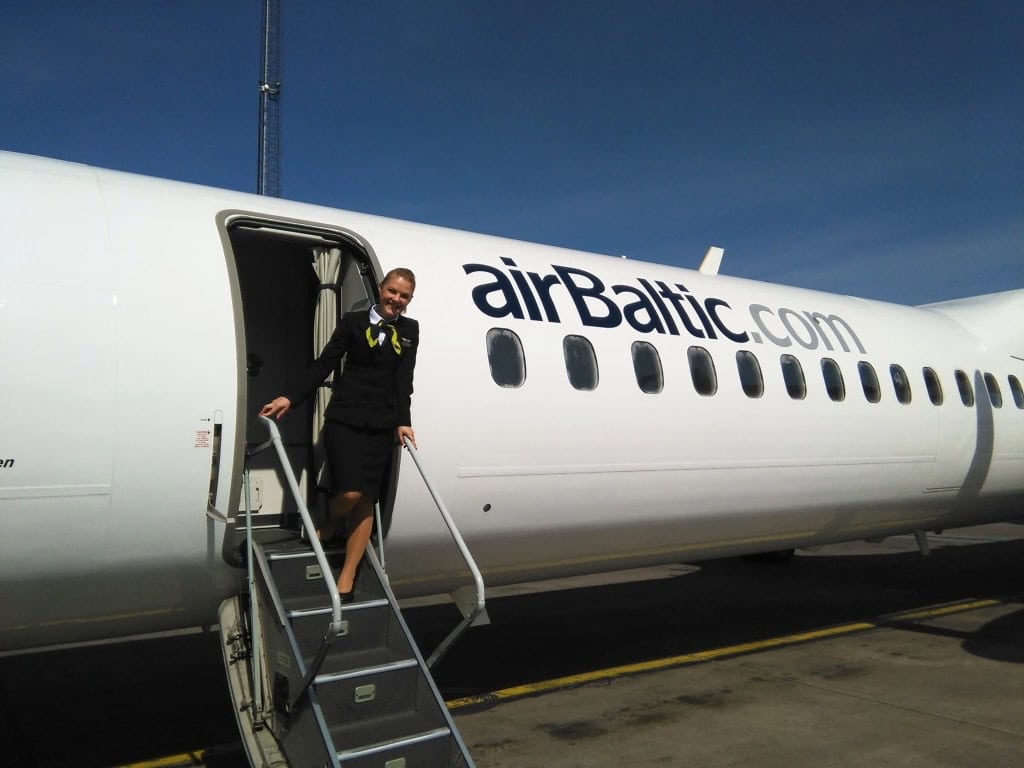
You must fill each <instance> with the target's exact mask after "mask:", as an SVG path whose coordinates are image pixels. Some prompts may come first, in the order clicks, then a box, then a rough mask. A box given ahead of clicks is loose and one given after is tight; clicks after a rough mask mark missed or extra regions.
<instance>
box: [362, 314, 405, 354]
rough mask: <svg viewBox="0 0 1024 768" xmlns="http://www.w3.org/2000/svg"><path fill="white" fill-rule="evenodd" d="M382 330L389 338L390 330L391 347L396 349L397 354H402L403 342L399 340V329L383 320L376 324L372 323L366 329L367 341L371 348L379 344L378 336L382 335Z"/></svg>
mask: <svg viewBox="0 0 1024 768" xmlns="http://www.w3.org/2000/svg"><path fill="white" fill-rule="evenodd" d="M381 331H383V332H384V336H385V338H387V336H388V333H389V332H390V335H391V348H392V349H394V350H395V354H396V355H400V354H402V342H401V341H399V340H398V329H397V328H395V326H393V325H390V324H388V323H386V322H384V321H383V320H381V321H380V322H379V323H376V324H372V323H371V324H370V325H369V326H368V327H367V329H366V341H367V343H368V344H369V345H370V349H373V348H374V347H376V346H377V344H378V342H377V338H378V337H379V336H380V334H381Z"/></svg>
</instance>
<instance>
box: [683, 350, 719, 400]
mask: <svg viewBox="0 0 1024 768" xmlns="http://www.w3.org/2000/svg"><path fill="white" fill-rule="evenodd" d="M686 357H687V359H688V360H689V361H690V378H691V379H693V388H694V389H695V390H697V394H698V395H713V394H715V392H717V391H718V374H716V373H715V361H714V360H712V359H711V353H710V352H708V351H707V350H706V349H704V347H690V348H689V349H688V350H687V351H686Z"/></svg>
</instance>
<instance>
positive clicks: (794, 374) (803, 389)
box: [779, 355, 807, 400]
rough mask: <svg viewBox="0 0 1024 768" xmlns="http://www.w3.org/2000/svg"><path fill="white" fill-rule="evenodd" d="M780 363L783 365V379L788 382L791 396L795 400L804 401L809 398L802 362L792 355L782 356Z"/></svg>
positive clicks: (787, 389) (787, 387) (787, 386)
mask: <svg viewBox="0 0 1024 768" xmlns="http://www.w3.org/2000/svg"><path fill="white" fill-rule="evenodd" d="M779 363H780V364H781V365H782V378H783V380H784V381H785V382H786V391H787V392H788V393H789V396H790V397H791V398H793V399H794V400H803V399H804V398H805V397H807V381H806V379H804V369H803V366H802V365H800V361H799V360H797V359H796V358H795V357H793V356H792V355H782V356H781V357H780V358H779Z"/></svg>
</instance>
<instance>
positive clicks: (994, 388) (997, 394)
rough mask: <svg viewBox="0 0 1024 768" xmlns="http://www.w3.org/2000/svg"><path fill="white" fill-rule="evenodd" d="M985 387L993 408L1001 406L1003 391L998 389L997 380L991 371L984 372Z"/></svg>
mask: <svg viewBox="0 0 1024 768" xmlns="http://www.w3.org/2000/svg"><path fill="white" fill-rule="evenodd" d="M985 387H986V388H987V389H988V399H989V400H991V401H992V407H993V408H1002V407H1003V393H1002V390H1000V389H999V382H998V381H996V377H995V376H993V375H992V374H991V373H986V374H985Z"/></svg>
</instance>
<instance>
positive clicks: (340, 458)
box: [323, 421, 395, 501]
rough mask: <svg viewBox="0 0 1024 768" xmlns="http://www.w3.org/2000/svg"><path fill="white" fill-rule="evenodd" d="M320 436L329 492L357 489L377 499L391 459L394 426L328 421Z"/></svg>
mask: <svg viewBox="0 0 1024 768" xmlns="http://www.w3.org/2000/svg"><path fill="white" fill-rule="evenodd" d="M323 438H324V448H325V450H326V451H327V463H328V466H329V467H330V470H331V477H330V488H331V493H332V494H333V493H341V492H343V491H359V492H361V493H362V494H363V498H365V499H367V500H373V501H376V500H377V498H378V496H380V490H381V481H382V480H383V478H384V471H385V470H386V469H387V467H388V463H389V462H390V460H391V451H392V448H393V447H394V444H395V428H394V427H385V428H384V429H376V428H373V427H355V426H352V425H351V424H342V423H341V422H340V421H327V422H326V423H325V424H324V432H323Z"/></svg>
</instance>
